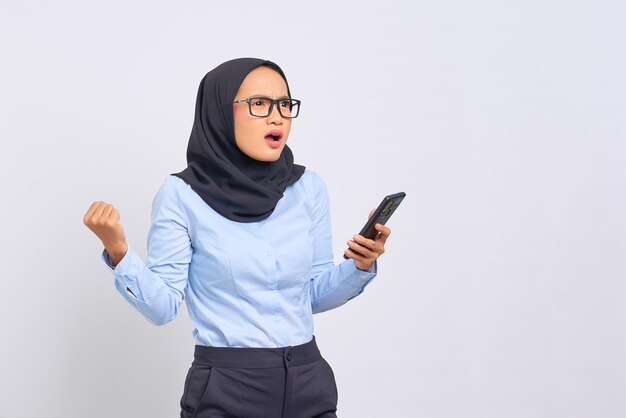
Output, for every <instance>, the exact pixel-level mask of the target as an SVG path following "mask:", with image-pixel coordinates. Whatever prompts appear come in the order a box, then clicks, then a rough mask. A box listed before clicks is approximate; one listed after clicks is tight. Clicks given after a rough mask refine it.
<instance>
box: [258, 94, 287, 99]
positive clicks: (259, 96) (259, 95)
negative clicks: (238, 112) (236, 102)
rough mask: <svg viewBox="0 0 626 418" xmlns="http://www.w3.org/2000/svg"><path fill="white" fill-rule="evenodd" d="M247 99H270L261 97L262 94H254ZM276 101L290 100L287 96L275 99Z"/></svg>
mask: <svg viewBox="0 0 626 418" xmlns="http://www.w3.org/2000/svg"><path fill="white" fill-rule="evenodd" d="M248 98H249V99H260V98H264V99H271V97H268V96H264V95H262V94H255V95H254V96H250V97H248ZM277 99H278V100H280V99H290V97H289V96H280V97H277Z"/></svg>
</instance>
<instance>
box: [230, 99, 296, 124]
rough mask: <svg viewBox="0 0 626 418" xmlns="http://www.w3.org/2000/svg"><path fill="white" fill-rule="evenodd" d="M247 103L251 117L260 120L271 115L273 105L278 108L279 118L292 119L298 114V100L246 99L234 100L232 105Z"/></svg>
mask: <svg viewBox="0 0 626 418" xmlns="http://www.w3.org/2000/svg"><path fill="white" fill-rule="evenodd" d="M243 102H246V103H248V109H250V114H251V115H252V116H257V117H260V118H265V117H268V116H269V115H271V114H272V109H274V105H277V107H278V113H280V116H282V117H283V118H287V119H293V118H295V117H297V116H298V113H299V112H300V103H301V102H300V100H296V99H270V98H269V97H248V98H247V99H241V100H235V101H234V102H233V103H243Z"/></svg>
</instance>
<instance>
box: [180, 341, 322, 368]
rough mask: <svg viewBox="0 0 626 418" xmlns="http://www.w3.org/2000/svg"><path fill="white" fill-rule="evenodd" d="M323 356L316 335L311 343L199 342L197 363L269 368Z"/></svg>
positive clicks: (304, 362)
mask: <svg viewBox="0 0 626 418" xmlns="http://www.w3.org/2000/svg"><path fill="white" fill-rule="evenodd" d="M320 358H322V355H321V354H320V351H319V348H318V347H317V343H316V342H315V336H313V339H312V340H311V341H309V342H308V343H304V344H301V345H294V346H288V347H278V348H260V347H259V348H257V347H243V348H239V347H210V346H206V345H196V346H195V350H194V360H193V363H192V364H194V365H202V366H209V367H211V366H215V367H233V368H244V369H266V368H272V367H285V366H287V367H293V366H301V365H305V364H310V363H313V362H314V361H317V360H319V359H320Z"/></svg>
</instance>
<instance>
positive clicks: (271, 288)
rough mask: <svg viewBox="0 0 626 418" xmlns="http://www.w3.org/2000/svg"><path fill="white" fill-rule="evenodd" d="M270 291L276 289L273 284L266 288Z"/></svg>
mask: <svg viewBox="0 0 626 418" xmlns="http://www.w3.org/2000/svg"><path fill="white" fill-rule="evenodd" d="M267 287H268V288H269V289H270V290H275V289H276V285H275V284H271V285H269V286H267Z"/></svg>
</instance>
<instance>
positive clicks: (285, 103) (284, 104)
mask: <svg viewBox="0 0 626 418" xmlns="http://www.w3.org/2000/svg"><path fill="white" fill-rule="evenodd" d="M280 105H281V106H282V107H291V100H281V101H280Z"/></svg>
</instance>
